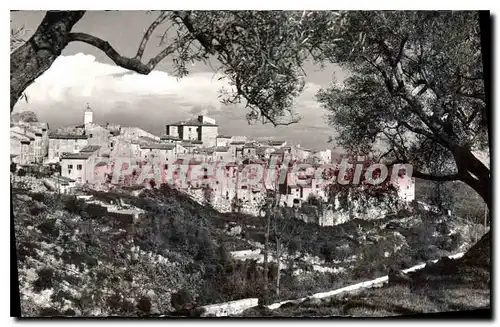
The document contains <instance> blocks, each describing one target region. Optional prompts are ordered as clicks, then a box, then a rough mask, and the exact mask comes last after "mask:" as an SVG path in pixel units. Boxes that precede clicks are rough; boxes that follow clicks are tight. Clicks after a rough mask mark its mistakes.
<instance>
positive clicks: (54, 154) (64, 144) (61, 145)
mask: <svg viewBox="0 0 500 327" xmlns="http://www.w3.org/2000/svg"><path fill="white" fill-rule="evenodd" d="M88 144H89V137H88V136H87V135H77V134H59V133H54V134H49V155H48V161H49V162H54V161H56V162H57V161H59V158H60V157H61V154H62V153H78V152H79V151H80V150H81V149H82V148H83V147H85V146H87V145H88Z"/></svg>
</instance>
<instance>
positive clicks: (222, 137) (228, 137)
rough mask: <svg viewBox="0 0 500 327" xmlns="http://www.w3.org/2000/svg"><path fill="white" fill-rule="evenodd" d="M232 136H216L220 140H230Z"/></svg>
mask: <svg viewBox="0 0 500 327" xmlns="http://www.w3.org/2000/svg"><path fill="white" fill-rule="evenodd" d="M231 137H232V136H228V135H222V134H220V135H217V138H220V139H230V138H231Z"/></svg>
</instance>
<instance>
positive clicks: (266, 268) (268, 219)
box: [263, 209, 271, 304]
mask: <svg viewBox="0 0 500 327" xmlns="http://www.w3.org/2000/svg"><path fill="white" fill-rule="evenodd" d="M270 225H271V212H270V210H269V209H268V211H267V215H266V227H265V228H266V230H265V233H264V234H265V240H264V294H263V296H264V304H268V303H267V301H268V279H269V278H268V274H269V262H268V252H269V228H270Z"/></svg>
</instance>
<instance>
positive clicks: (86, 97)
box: [18, 53, 228, 110]
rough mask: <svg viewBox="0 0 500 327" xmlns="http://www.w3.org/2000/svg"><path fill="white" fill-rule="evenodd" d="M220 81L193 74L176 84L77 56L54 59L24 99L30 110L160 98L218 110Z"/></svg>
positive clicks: (222, 83)
mask: <svg viewBox="0 0 500 327" xmlns="http://www.w3.org/2000/svg"><path fill="white" fill-rule="evenodd" d="M219 77H220V76H218V75H215V74H213V73H195V74H191V75H189V76H187V77H185V78H183V79H181V80H177V78H176V77H174V76H170V75H169V74H168V73H166V72H162V71H153V72H151V73H150V74H149V75H140V74H137V73H135V72H131V71H128V70H126V69H124V68H121V67H118V66H115V65H109V64H104V63H100V62H98V61H96V60H95V57H94V56H92V55H85V54H82V53H79V54H76V55H73V56H60V57H59V58H57V60H56V61H55V62H54V63H53V65H52V66H51V67H50V69H49V70H47V71H46V72H45V73H44V74H43V75H42V76H40V77H39V78H38V79H37V80H36V81H35V83H34V84H33V85H31V86H30V87H29V88H28V89H27V95H28V98H29V101H30V103H29V106H42V107H43V106H46V105H52V104H54V103H66V102H68V101H70V102H76V101H80V102H81V103H82V105H81V106H85V103H86V102H91V105H92V106H94V105H95V106H96V107H97V106H101V107H102V109H101V110H106V109H107V108H110V107H112V104H114V103H116V102H117V101H120V102H129V103H133V102H136V101H140V100H141V99H142V98H149V97H162V98H165V99H168V102H170V103H176V102H178V103H180V104H184V105H185V104H188V106H195V105H196V106H211V107H215V108H218V107H220V104H219V101H218V99H217V95H218V93H217V91H218V90H219V89H220V88H221V87H223V86H224V87H228V84H227V81H224V80H220V81H219V80H218V78H219ZM166 105H167V104H166ZM18 106H19V109H23V108H24V107H28V105H26V104H23V103H20V104H18ZM75 110H81V108H78V109H76V108H75Z"/></svg>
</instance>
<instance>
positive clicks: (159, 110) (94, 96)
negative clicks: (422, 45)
mask: <svg viewBox="0 0 500 327" xmlns="http://www.w3.org/2000/svg"><path fill="white" fill-rule="evenodd" d="M43 16H44V12H43V11H18V12H12V13H11V28H17V27H20V26H24V28H25V31H26V34H25V36H24V37H25V38H26V39H27V38H29V37H30V36H31V34H32V33H34V31H35V30H36V28H37V26H38V24H39V23H40V22H41V20H42V19H43ZM154 19H155V15H154V14H147V13H146V12H144V11H111V12H104V11H89V12H87V13H86V14H85V16H84V17H83V18H82V19H81V20H80V21H79V22H78V23H77V24H76V25H75V26H74V28H73V30H72V31H73V32H85V33H88V34H92V35H95V36H98V37H100V38H102V39H104V40H107V41H108V42H109V43H110V44H111V45H112V46H113V47H114V48H115V49H116V50H117V51H118V52H119V53H120V54H122V55H126V56H133V55H134V54H135V52H136V51H137V47H138V44H139V42H140V40H141V38H142V34H143V33H144V31H145V29H146V28H147V27H148V26H149V24H151V22H152V21H153V20H154ZM157 30H158V32H162V31H161V26H160V27H159V28H158V29H157ZM160 50H161V49H160V48H159V47H158V45H157V42H155V39H154V38H153V37H152V38H151V40H150V42H149V43H148V47H147V48H146V51H145V53H144V57H143V58H144V60H148V59H149V58H151V57H153V56H154V55H155V54H156V53H157V52H158V51H160ZM172 67H173V66H172V61H171V59H170V58H168V57H167V58H165V59H164V60H163V61H162V62H161V63H160V64H159V65H158V66H157V67H156V70H154V71H153V72H151V73H150V74H149V75H140V74H136V73H134V72H131V71H128V70H126V69H123V68H121V67H118V66H116V65H114V64H113V63H112V62H111V60H110V59H109V58H107V57H106V55H105V54H103V53H102V52H101V51H100V50H99V49H96V48H94V47H92V46H90V45H87V44H85V43H80V42H72V43H70V44H69V45H68V46H67V47H66V48H65V49H64V51H63V53H62V55H61V56H60V57H59V58H58V59H57V60H56V61H55V62H54V63H53V65H52V66H51V67H50V68H49V69H48V70H47V71H46V72H45V73H44V74H43V75H42V76H40V77H39V78H38V79H37V80H36V81H35V82H34V83H33V84H32V85H31V86H30V87H28V89H27V90H26V93H27V96H28V102H25V101H19V102H18V103H17V104H16V107H15V109H14V112H19V111H22V110H31V111H34V112H35V113H36V114H37V116H38V119H39V120H41V121H46V122H48V123H49V125H50V126H51V128H52V127H58V126H66V125H75V124H81V123H82V121H83V111H84V109H85V108H86V106H87V104H89V105H90V107H91V108H92V110H93V111H94V121H95V122H97V123H101V124H105V123H106V122H114V123H118V124H121V125H123V126H138V127H140V128H143V129H145V130H148V131H150V132H153V133H155V134H158V135H160V134H164V133H165V125H166V124H168V123H173V122H176V121H178V120H181V119H189V118H192V117H193V116H194V115H198V114H206V115H208V116H209V117H212V118H215V119H216V120H217V123H218V124H219V133H220V134H224V135H246V136H248V137H250V138H257V139H260V138H266V137H271V138H275V139H276V138H277V139H285V140H287V141H289V142H290V143H292V144H300V145H301V146H304V147H309V148H313V149H321V148H327V147H332V145H331V144H328V143H327V141H328V138H329V136H333V135H334V130H333V128H332V127H331V126H328V124H327V123H326V119H325V115H326V114H327V112H326V111H325V110H324V109H322V108H321V107H320V106H319V104H318V103H317V102H316V100H315V94H316V92H317V91H318V90H319V89H320V88H324V87H328V85H329V84H330V83H331V82H332V80H333V78H335V79H336V80H337V81H341V80H342V79H343V78H344V76H345V73H344V72H343V71H342V70H341V69H340V68H339V67H337V66H333V65H332V66H327V67H325V68H324V69H322V70H320V69H319V67H315V66H314V65H312V64H311V63H307V65H306V67H304V68H305V72H306V74H307V77H306V88H305V91H304V93H303V94H302V95H301V96H300V97H299V98H298V99H297V103H296V109H295V110H296V112H297V114H298V115H299V116H301V117H302V120H301V121H300V122H299V123H297V124H293V125H290V126H280V127H274V126H272V125H271V124H265V125H263V124H261V123H254V124H252V125H249V124H248V122H247V120H246V119H245V115H246V113H247V110H246V109H245V108H243V106H235V105H232V106H226V105H223V104H221V103H220V101H219V99H218V90H219V89H220V88H221V87H223V86H224V85H227V84H226V83H227V80H224V79H223V80H219V79H218V78H219V77H220V76H219V75H216V74H215V73H214V71H213V70H212V68H211V67H209V66H208V65H205V64H203V63H196V64H195V65H193V66H191V67H188V69H189V70H190V74H189V75H188V76H187V77H183V78H182V79H180V80H178V79H177V78H176V77H175V76H173V75H172V71H173V69H172Z"/></svg>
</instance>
